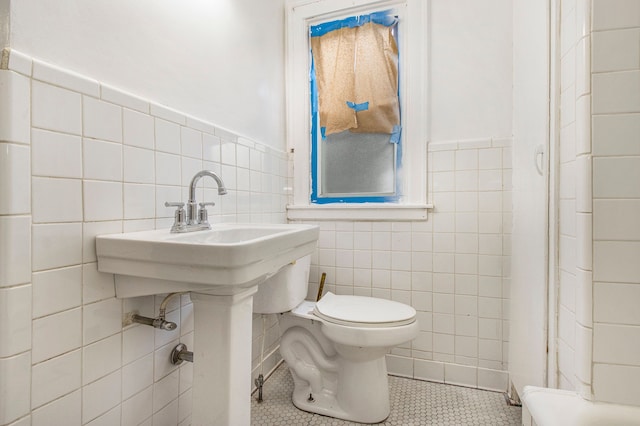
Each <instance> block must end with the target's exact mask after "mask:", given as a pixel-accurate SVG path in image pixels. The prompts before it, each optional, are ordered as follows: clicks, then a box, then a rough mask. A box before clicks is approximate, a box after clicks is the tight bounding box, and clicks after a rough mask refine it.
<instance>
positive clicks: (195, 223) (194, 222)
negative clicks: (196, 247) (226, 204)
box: [187, 170, 227, 229]
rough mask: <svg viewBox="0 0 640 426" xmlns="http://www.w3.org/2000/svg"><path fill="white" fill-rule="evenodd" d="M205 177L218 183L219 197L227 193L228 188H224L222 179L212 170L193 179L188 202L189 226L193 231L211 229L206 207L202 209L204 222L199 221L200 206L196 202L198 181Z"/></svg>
mask: <svg viewBox="0 0 640 426" xmlns="http://www.w3.org/2000/svg"><path fill="white" fill-rule="evenodd" d="M204 176H209V177H210V178H212V179H213V180H215V181H216V185H218V195H224V194H226V193H227V188H226V187H225V186H224V182H223V181H222V179H220V177H219V176H218V175H217V174H215V173H214V172H212V171H211V170H201V171H199V172H198V173H196V174H195V176H194V177H193V179H191V184H189V200H188V201H187V226H189V227H191V228H192V229H210V225H209V222H208V221H207V217H206V210H205V209H204V205H203V208H202V210H203V213H204V214H203V215H202V221H201V220H199V219H198V206H197V202H196V185H198V181H199V180H200V179H201V178H203V177H204ZM198 227H199V228H198Z"/></svg>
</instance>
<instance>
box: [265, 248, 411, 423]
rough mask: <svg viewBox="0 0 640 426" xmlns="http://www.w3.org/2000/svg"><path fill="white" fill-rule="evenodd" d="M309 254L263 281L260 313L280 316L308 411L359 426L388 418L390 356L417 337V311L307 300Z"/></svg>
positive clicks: (299, 397)
mask: <svg viewBox="0 0 640 426" xmlns="http://www.w3.org/2000/svg"><path fill="white" fill-rule="evenodd" d="M309 264H310V258H309V256H307V257H305V258H303V259H300V260H298V261H297V262H295V264H292V265H288V266H287V267H285V268H283V269H282V270H280V271H279V272H278V273H277V274H276V275H274V276H273V277H271V278H269V279H267V281H266V282H264V283H262V284H260V286H259V289H258V292H257V293H256V295H255V296H254V308H253V311H254V312H255V313H262V314H269V313H278V314H280V315H278V321H279V326H280V331H281V335H282V337H281V341H280V353H281V354H282V357H283V358H284V360H285V361H286V362H287V365H288V366H289V370H290V371H291V375H292V376H293V382H294V390H293V398H292V399H293V404H294V405H295V406H296V407H298V408H299V409H301V410H304V411H309V412H312V413H318V414H322V415H325V416H330V417H336V418H340V419H344V420H349V421H354V422H360V423H377V422H381V421H383V420H384V419H386V418H387V417H388V416H389V410H390V403H389V385H388V379H387V365H386V360H385V355H386V353H387V352H388V351H389V350H390V349H391V348H393V347H394V346H397V345H400V344H402V343H405V342H408V341H410V340H413V339H414V338H415V337H416V336H417V335H418V330H419V329H418V322H417V320H416V311H415V309H413V308H412V307H411V306H408V305H405V304H403V303H399V302H395V301H391V300H386V299H379V298H374V297H364V296H346V295H335V294H333V293H331V292H328V293H326V294H325V295H324V296H323V297H322V298H321V299H320V301H318V302H312V301H307V300H304V298H305V297H306V295H307V288H308V276H309Z"/></svg>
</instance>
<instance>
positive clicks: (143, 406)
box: [122, 387, 153, 426]
mask: <svg viewBox="0 0 640 426" xmlns="http://www.w3.org/2000/svg"><path fill="white" fill-rule="evenodd" d="M152 402H153V388H152V387H148V388H147V389H145V390H143V391H142V392H140V393H137V394H136V395H134V396H132V397H131V398H129V399H127V400H126V401H123V402H122V426H138V425H143V424H145V423H143V422H144V420H145V419H147V420H148V422H147V423H146V425H151V415H152V414H153V412H152Z"/></svg>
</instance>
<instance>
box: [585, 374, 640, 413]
mask: <svg viewBox="0 0 640 426" xmlns="http://www.w3.org/2000/svg"><path fill="white" fill-rule="evenodd" d="M639 382H640V367H635V366H627V365H611V364H595V365H594V366H593V394H594V397H595V398H596V400H598V401H602V402H613V403H616V404H627V405H640V395H638V388H637V384H638V383H639Z"/></svg>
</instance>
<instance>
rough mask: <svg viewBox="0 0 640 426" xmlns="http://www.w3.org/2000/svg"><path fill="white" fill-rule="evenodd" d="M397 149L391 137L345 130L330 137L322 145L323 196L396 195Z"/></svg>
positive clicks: (321, 177)
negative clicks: (390, 139)
mask: <svg viewBox="0 0 640 426" xmlns="http://www.w3.org/2000/svg"><path fill="white" fill-rule="evenodd" d="M395 149H396V145H395V144H393V143H390V142H389V135H388V134H381V133H352V132H349V131H345V132H341V133H335V134H332V135H328V136H327V137H326V139H324V140H322V142H321V143H320V157H321V161H320V165H321V173H320V175H321V176H320V179H321V185H320V187H321V188H322V189H321V195H320V196H322V197H330V196H336V195H344V194H358V195H366V194H371V195H388V194H393V193H394V192H395V186H396V184H395V175H396V173H395V165H396V159H395Z"/></svg>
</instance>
